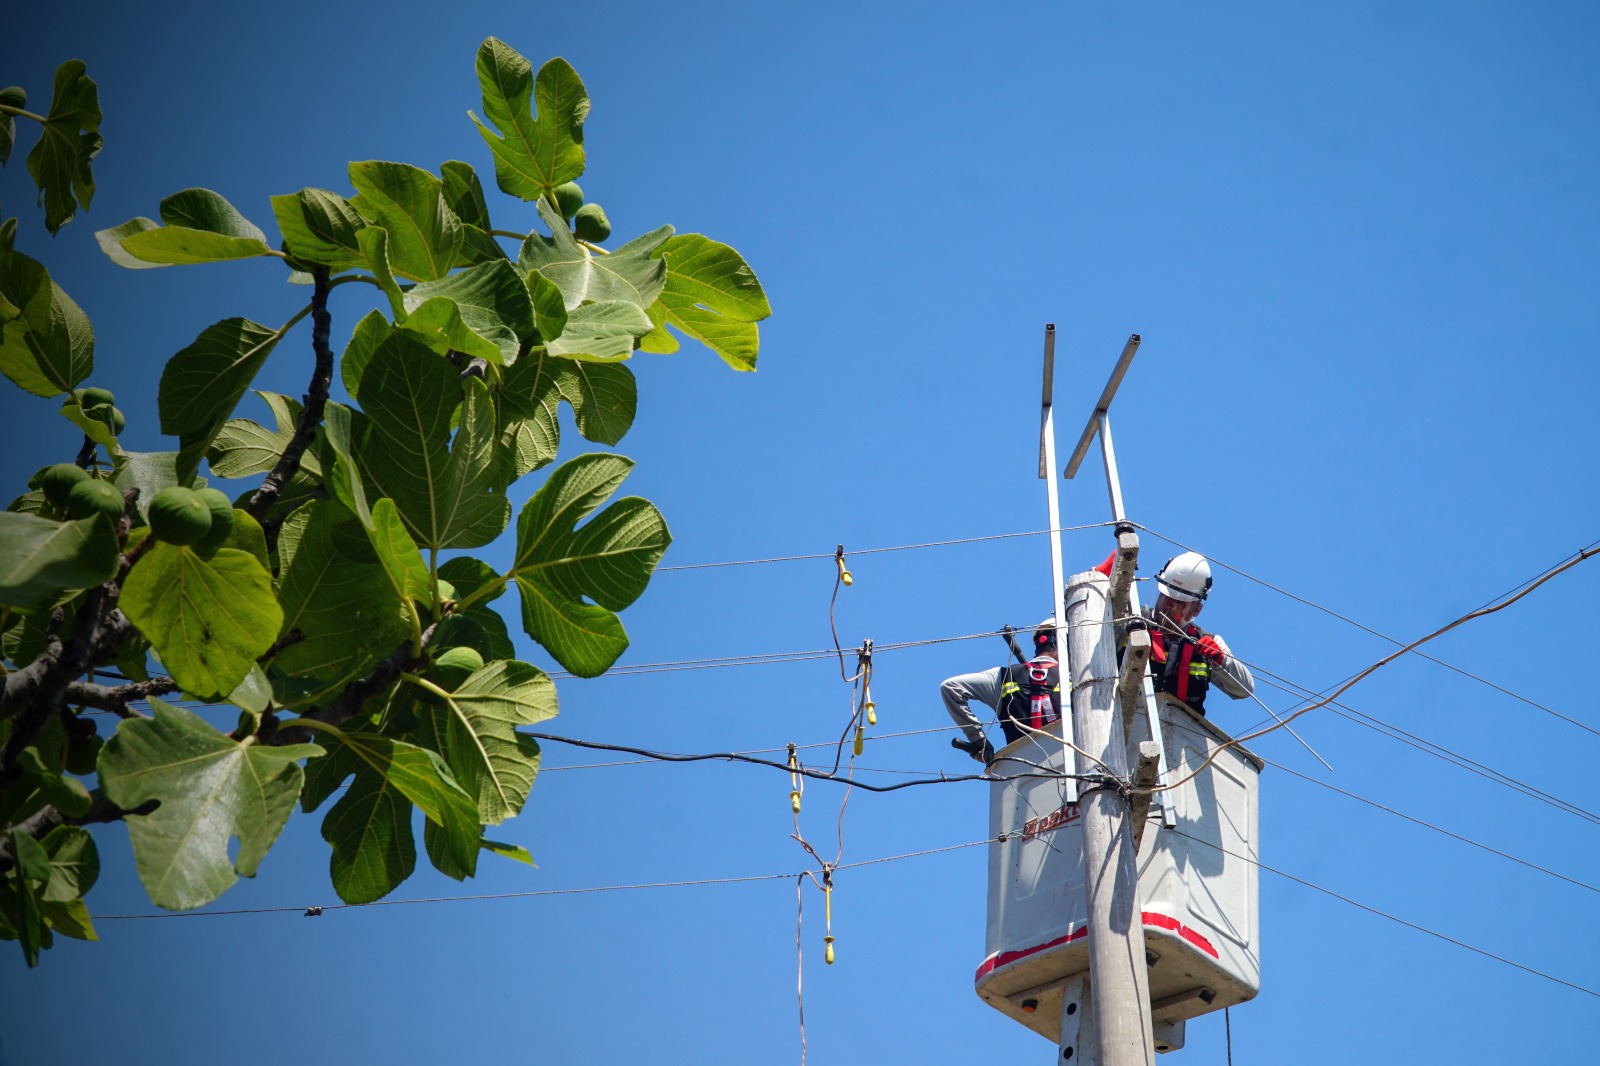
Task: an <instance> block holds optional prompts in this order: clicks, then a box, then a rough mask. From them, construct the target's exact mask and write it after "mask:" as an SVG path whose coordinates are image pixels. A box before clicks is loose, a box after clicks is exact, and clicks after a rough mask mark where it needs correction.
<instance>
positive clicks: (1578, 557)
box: [1155, 546, 1600, 792]
mask: <svg viewBox="0 0 1600 1066" xmlns="http://www.w3.org/2000/svg"><path fill="white" fill-rule="evenodd" d="M1597 554H1600V546H1591V547H1589V548H1585V549H1583V550H1582V551H1579V552H1578V553H1577V554H1575V555H1574V556H1572V557H1571V558H1569V559H1567V560H1566V561H1565V562H1563V563H1561V564H1560V565H1559V566H1555V567H1552V568H1551V569H1549V570H1546V571H1545V572H1544V573H1542V574H1540V575H1539V576H1538V577H1536V578H1534V579H1533V580H1531V581H1529V582H1527V583H1525V584H1524V585H1523V586H1522V587H1521V588H1520V590H1519V591H1517V592H1516V593H1514V594H1512V595H1511V596H1510V597H1508V598H1505V599H1502V600H1500V601H1499V602H1497V603H1494V604H1493V605H1492V606H1488V607H1480V608H1478V609H1477V610H1475V611H1468V612H1467V613H1466V614H1464V615H1462V616H1461V617H1459V618H1457V619H1455V620H1454V621H1452V622H1447V623H1446V624H1444V625H1442V626H1440V627H1439V628H1438V629H1435V630H1434V631H1433V632H1431V633H1429V634H1427V635H1426V636H1422V637H1418V638H1417V639H1416V640H1414V641H1412V642H1411V643H1410V644H1407V645H1405V646H1404V647H1402V648H1400V649H1399V650H1398V651H1395V652H1392V653H1390V654H1389V655H1386V656H1384V657H1383V658H1382V659H1379V660H1378V661H1377V662H1375V663H1373V664H1372V665H1371V666H1369V667H1367V668H1366V669H1364V670H1362V671H1360V672H1359V673H1357V674H1355V675H1354V676H1353V677H1351V678H1350V679H1349V680H1347V681H1345V682H1344V683H1343V684H1341V685H1339V686H1338V687H1337V688H1336V689H1334V691H1333V694H1332V695H1330V696H1325V697H1321V698H1319V699H1318V700H1316V701H1314V702H1312V703H1311V704H1310V705H1308V706H1305V707H1301V708H1300V709H1299V710H1297V711H1295V712H1294V713H1293V714H1290V715H1289V716H1288V717H1286V718H1284V719H1283V720H1282V721H1280V722H1277V723H1275V724H1274V725H1271V726H1268V727H1266V728H1264V729H1258V730H1256V731H1254V732H1252V733H1246V734H1245V735H1244V736H1241V737H1235V738H1233V739H1232V740H1230V741H1228V742H1227V743H1226V744H1223V745H1221V746H1219V747H1217V748H1216V749H1214V750H1213V751H1212V752H1211V754H1210V755H1208V756H1207V757H1206V759H1205V761H1204V762H1202V763H1201V764H1200V765H1199V766H1197V767H1195V769H1194V770H1193V771H1191V772H1190V774H1189V776H1188V777H1185V778H1183V779H1182V780H1179V781H1175V782H1172V783H1171V784H1166V785H1157V786H1156V787H1155V791H1158V792H1159V791H1165V790H1167V789H1172V788H1176V787H1178V786H1179V785H1182V784H1184V783H1185V782H1187V781H1189V780H1191V779H1192V778H1193V777H1194V776H1195V775H1196V774H1198V773H1200V771H1202V770H1204V769H1205V768H1206V767H1207V766H1210V765H1211V763H1212V762H1213V761H1214V760H1215V759H1216V758H1217V756H1219V755H1221V754H1222V752H1223V751H1225V750H1226V749H1228V748H1230V747H1236V746H1238V745H1241V744H1245V743H1247V742H1249V741H1251V740H1254V739H1256V738H1257V737H1262V736H1265V735H1266V734H1268V733H1271V732H1273V731H1274V730H1277V729H1283V728H1285V727H1286V726H1287V725H1288V724H1289V723H1290V722H1292V721H1294V720H1295V719H1296V718H1299V717H1300V716H1301V715H1304V714H1309V713H1310V712H1312V711H1314V710H1317V709H1318V708H1319V707H1326V706H1327V705H1328V704H1330V703H1332V702H1333V701H1334V700H1335V699H1336V698H1337V697H1339V696H1342V695H1343V694H1344V693H1346V692H1348V691H1349V690H1350V689H1352V688H1354V687H1355V686H1356V685H1358V684H1360V683H1361V682H1362V681H1364V680H1366V679H1367V678H1368V677H1370V676H1371V675H1372V674H1373V673H1375V672H1377V671H1378V670H1379V669H1381V668H1383V667H1385V666H1387V665H1389V664H1390V663H1392V662H1394V661H1395V660H1396V659H1398V658H1400V657H1401V656H1402V655H1405V654H1406V653H1407V652H1409V651H1412V650H1413V649H1415V648H1417V647H1418V646H1420V645H1422V644H1426V643H1427V642H1428V641H1430V640H1433V639H1434V638H1436V637H1440V636H1443V635H1444V634H1446V633H1448V632H1450V631H1451V630H1452V629H1455V628H1456V627H1457V626H1460V625H1463V624H1465V623H1467V622H1470V621H1472V620H1473V619H1475V618H1482V617H1484V616H1486V615H1490V614H1493V613H1495V612H1496V611H1502V610H1504V609H1505V608H1507V607H1510V606H1511V605H1512V604H1514V603H1516V602H1517V601H1518V600H1520V599H1522V598H1523V597H1524V596H1526V595H1528V594H1529V593H1531V592H1533V591H1534V590H1535V589H1537V588H1539V586H1541V585H1543V584H1544V583H1545V582H1547V581H1550V580H1551V579H1553V578H1555V577H1556V576H1557V575H1558V574H1561V573H1563V572H1565V571H1567V570H1570V569H1571V568H1572V567H1574V566H1577V565H1578V564H1579V563H1581V562H1583V561H1584V560H1586V559H1590V558H1592V557H1593V556H1595V555H1597Z"/></svg>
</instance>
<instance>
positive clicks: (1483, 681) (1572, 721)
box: [1134, 522, 1600, 736]
mask: <svg viewBox="0 0 1600 1066" xmlns="http://www.w3.org/2000/svg"><path fill="white" fill-rule="evenodd" d="M1134 525H1137V526H1139V528H1140V529H1142V530H1144V531H1145V532H1146V533H1149V534H1150V535H1151V536H1153V537H1156V538H1157V539H1159V540H1164V541H1166V542H1167V543H1168V544H1171V545H1173V546H1174V547H1178V548H1182V549H1183V550H1184V551H1195V549H1193V548H1191V547H1189V546H1188V545H1187V544H1184V543H1183V542H1182V541H1178V540H1174V539H1172V538H1171V537H1169V536H1167V535H1166V534H1164V533H1158V532H1156V531H1155V530H1153V529H1151V528H1150V527H1149V526H1144V525H1139V523H1137V522H1135V523H1134ZM1597 545H1600V541H1595V542H1594V543H1592V544H1589V545H1586V546H1585V547H1584V548H1582V549H1580V551H1579V553H1578V554H1580V555H1581V554H1582V553H1583V552H1587V551H1590V550H1592V549H1593V548H1595V547H1596V546H1597ZM1196 554H1201V555H1204V554H1205V553H1204V552H1197V553H1196ZM1206 558H1207V559H1209V560H1210V561H1211V562H1213V563H1216V564H1217V565H1218V566H1220V567H1222V568H1223V569H1224V570H1228V571H1231V572H1233V573H1235V574H1238V575H1239V576H1240V577H1242V578H1244V579H1245V580H1247V581H1253V582H1255V583H1256V584H1258V585H1260V586H1261V587H1262V588H1266V589H1271V590H1272V591H1273V592H1276V593H1277V594H1278V595H1280V596H1287V597H1288V598H1289V599H1291V600H1294V601H1295V602H1296V603H1300V604H1304V605H1305V606H1307V607H1310V608H1312V609H1313V610H1317V611H1321V612H1322V613H1323V614H1326V615H1329V616H1331V617H1333V618H1337V619H1338V620H1339V621H1341V622H1344V623H1346V624H1347V625H1352V626H1354V627H1355V628H1357V629H1359V630H1361V631H1362V632H1363V633H1367V634H1370V635H1372V636H1374V637H1377V638H1378V639H1380V640H1385V641H1388V642H1389V643H1390V644H1393V645H1394V646H1395V647H1405V642H1404V641H1401V640H1397V639H1396V638H1394V637H1391V636H1389V635H1388V634H1387V633H1382V632H1379V631H1378V630H1376V629H1373V628H1372V627H1371V626H1369V625H1364V624H1363V623H1361V622H1358V621H1356V620H1355V619H1354V618H1351V617H1349V616H1348V615H1343V614H1340V613H1339V612H1338V611H1335V610H1334V609H1333V608H1331V607H1325V606H1323V605H1322V604H1320V603H1317V602H1315V601H1313V600H1308V599H1306V598H1305V597H1304V596H1300V595H1296V594H1295V593H1293V592H1290V591H1289V590H1288V589H1284V588H1280V587H1279V586H1277V585H1274V584H1273V583H1272V582H1270V581H1267V580H1265V579H1264V578H1259V577H1256V576H1255V575H1254V574H1249V573H1246V572H1245V571H1243V570H1240V569H1239V568H1238V567H1236V566H1232V565H1230V564H1228V563H1225V562H1223V561H1222V560H1221V559H1215V558H1212V557H1211V556H1209V555H1207V556H1206ZM1543 573H1544V571H1541V573H1540V575H1537V576H1535V577H1532V578H1529V579H1528V580H1527V581H1524V582H1522V583H1521V584H1519V585H1517V586H1516V587H1515V588H1513V589H1511V590H1510V591H1508V592H1505V593H1503V594H1501V595H1500V596H1497V597H1495V599H1492V600H1490V601H1489V602H1488V603H1487V604H1485V605H1484V606H1485V607H1487V606H1489V604H1493V603H1495V602H1496V601H1498V600H1501V599H1504V598H1505V597H1507V596H1510V595H1512V594H1513V593H1516V592H1518V591H1519V590H1521V589H1522V587H1523V586H1524V585H1527V584H1529V583H1530V582H1532V581H1536V580H1538V577H1539V576H1542V574H1543ZM1480 609H1481V608H1480ZM1411 654H1412V655H1415V656H1417V657H1418V658H1420V659H1426V660H1427V661H1428V662H1430V663H1433V664H1434V665H1436V666H1442V667H1444V668H1445V669H1446V670H1450V671H1452V672H1454V673H1457V674H1460V675H1461V676H1462V677H1466V678H1470V679H1471V680H1473V681H1476V682H1478V683H1479V684H1480V685H1486V686H1488V687H1489V688H1492V689H1494V690H1495V691H1496V692H1499V693H1501V694H1503V695H1506V696H1510V697H1511V698H1512V699H1515V700H1519V701H1521V702H1522V703H1526V704H1527V705H1528V706H1530V707H1533V708H1536V709H1538V710H1541V711H1543V712H1544V713H1545V714H1548V715H1550V716H1552V717H1554V718H1559V719H1560V720H1561V721H1563V722H1566V723H1567V724H1568V725H1573V726H1576V727H1578V728H1579V729H1582V730H1584V731H1585V732H1587V733H1593V734H1594V735H1595V736H1600V729H1596V728H1595V727H1593V726H1591V725H1588V724H1587V723H1584V722H1580V721H1578V720H1577V719H1576V718H1572V717H1570V716H1568V715H1565V714H1562V713H1561V712H1560V711H1558V710H1556V709H1555V708H1553V707H1548V706H1546V705H1545V704H1542V703H1540V702H1538V701H1537V700H1533V699H1529V698H1528V697H1527V696H1524V695H1523V694H1522V693H1520V692H1516V691H1514V690H1512V689H1509V688H1506V687H1505V686H1504V685H1501V684H1498V683H1496V682H1494V681H1490V680H1489V679H1488V678H1486V677H1481V676H1479V675H1478V674H1475V673H1473V672H1472V671H1470V670H1465V669H1462V668H1461V667H1459V666H1456V665H1455V664H1453V663H1448V662H1445V661H1444V660H1443V659H1440V658H1437V657H1435V656H1432V655H1429V654H1428V653H1427V652H1425V651H1420V650H1418V649H1415V648H1413V649H1412V650H1411Z"/></svg>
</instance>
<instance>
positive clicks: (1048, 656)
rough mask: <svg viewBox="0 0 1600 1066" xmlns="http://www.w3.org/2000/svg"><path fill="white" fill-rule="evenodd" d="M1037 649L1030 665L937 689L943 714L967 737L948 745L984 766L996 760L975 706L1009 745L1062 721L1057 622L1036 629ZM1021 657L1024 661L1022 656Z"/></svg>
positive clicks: (961, 679) (958, 678) (1049, 621)
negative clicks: (988, 713)
mask: <svg viewBox="0 0 1600 1066" xmlns="http://www.w3.org/2000/svg"><path fill="white" fill-rule="evenodd" d="M1008 632H1009V630H1008ZM1007 639H1008V640H1009V639H1010V638H1009V637H1008V638H1007ZM1013 647H1014V646H1013ZM1033 648H1034V654H1033V658H1032V659H1030V660H1028V661H1027V662H1018V663H1014V664H1012V665H1009V666H996V667H994V668H993V669H991V670H980V671H979V672H977V673H975V674H958V675H956V676H955V677H952V678H949V679H947V680H946V681H945V682H944V683H943V684H942V685H940V686H939V695H940V696H941V697H942V698H943V699H944V706H945V710H947V711H949V712H950V718H951V720H952V721H954V722H955V723H956V725H958V726H960V727H961V731H962V733H964V734H966V739H965V740H952V741H950V745H951V747H954V748H958V749H960V750H961V751H964V752H966V753H967V754H968V755H971V756H972V757H973V758H974V759H977V760H978V761H979V762H981V763H984V764H985V765H987V764H988V763H990V762H992V761H993V760H994V747H993V745H991V744H990V743H989V738H988V737H987V736H986V735H985V734H984V730H983V719H981V718H979V717H978V716H977V715H976V714H974V713H973V711H972V708H971V706H969V704H971V703H981V704H983V705H984V706H986V707H988V708H989V709H990V710H991V711H993V712H994V713H995V716H996V717H997V718H998V719H999V720H1000V729H1001V731H1002V732H1003V733H1004V734H1005V742H1006V743H1007V744H1009V743H1011V742H1012V741H1013V740H1016V739H1018V738H1019V737H1023V736H1026V735H1028V733H1029V732H1030V731H1032V730H1035V729H1043V728H1045V727H1046V726H1048V725H1050V724H1052V723H1054V722H1055V721H1057V720H1058V719H1060V717H1061V667H1060V663H1059V661H1058V659H1057V658H1056V622H1055V619H1054V618H1046V619H1045V620H1044V621H1042V622H1040V623H1039V624H1038V625H1037V626H1035V627H1034V630H1033ZM1017 656H1018V658H1021V652H1020V651H1019V652H1017Z"/></svg>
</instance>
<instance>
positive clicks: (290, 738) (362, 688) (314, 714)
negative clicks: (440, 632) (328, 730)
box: [273, 622, 438, 744]
mask: <svg viewBox="0 0 1600 1066" xmlns="http://www.w3.org/2000/svg"><path fill="white" fill-rule="evenodd" d="M437 628H438V623H437V622H435V623H434V624H433V625H431V626H429V627H428V628H427V629H425V630H423V631H422V635H421V637H420V640H419V643H417V644H415V645H414V644H413V643H412V642H411V641H410V640H404V641H402V642H401V643H400V644H399V645H397V646H396V647H395V649H394V651H392V652H390V653H389V655H388V656H387V657H386V658H385V659H384V660H383V661H382V662H380V663H378V665H377V666H374V667H373V668H372V671H371V673H369V674H367V676H365V677H363V678H359V679H357V680H355V681H352V682H350V683H349V684H348V685H346V686H345V687H344V691H343V692H341V693H339V695H338V696H336V697H334V698H333V700H332V701H330V702H328V703H326V704H324V705H322V706H321V707H313V708H311V709H310V710H308V711H306V713H305V714H303V715H301V717H302V718H309V719H311V720H312V721H316V722H326V723H327V724H329V725H333V726H339V725H343V724H344V723H345V722H347V721H349V720H350V719H351V718H353V717H355V716H356V715H357V714H359V713H360V712H361V708H362V707H364V706H365V705H366V702H367V701H368V700H370V699H372V697H374V696H376V695H378V694H379V693H382V692H387V691H388V690H389V689H390V688H391V687H393V685H394V683H395V682H397V681H399V680H400V675H401V674H403V673H405V672H406V671H407V670H409V669H411V668H412V667H415V666H421V665H423V663H424V662H425V657H424V655H423V652H422V651H421V650H419V649H422V648H426V647H427V644H428V642H429V641H430V640H432V639H433V631H434V630H435V629H437ZM306 738H307V734H306V731H305V730H304V729H302V728H299V727H292V728H286V729H282V730H280V731H279V732H278V734H277V736H276V737H274V738H273V743H275V744H298V743H300V742H301V741H304V740H305V739H306Z"/></svg>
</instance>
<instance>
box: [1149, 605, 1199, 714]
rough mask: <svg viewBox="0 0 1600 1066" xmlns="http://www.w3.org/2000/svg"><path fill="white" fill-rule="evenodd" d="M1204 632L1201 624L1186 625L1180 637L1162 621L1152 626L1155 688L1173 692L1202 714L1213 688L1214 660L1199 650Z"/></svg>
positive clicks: (1197, 712)
mask: <svg viewBox="0 0 1600 1066" xmlns="http://www.w3.org/2000/svg"><path fill="white" fill-rule="evenodd" d="M1169 624H1170V623H1169ZM1203 636H1205V634H1204V633H1203V632H1202V631H1201V629H1200V627H1199V626H1192V625H1191V626H1185V627H1184V630H1183V636H1181V637H1180V636H1177V635H1175V634H1173V633H1172V632H1170V631H1168V630H1167V629H1165V628H1164V627H1162V626H1160V625H1153V626H1151V628H1150V676H1151V678H1152V679H1153V680H1154V682H1155V687H1156V691H1157V692H1166V693H1169V694H1171V695H1172V696H1173V697H1175V698H1176V699H1178V700H1180V701H1181V702H1183V703H1186V704H1188V705H1189V708H1190V710H1192V711H1194V712H1195V713H1196V714H1198V715H1200V716H1202V717H1204V715H1205V713H1206V693H1207V692H1209V691H1210V690H1211V664H1210V663H1208V662H1206V660H1205V658H1204V657H1203V656H1201V655H1198V654H1196V647H1195V645H1196V642H1198V641H1199V640H1200V638H1201V637H1203Z"/></svg>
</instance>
